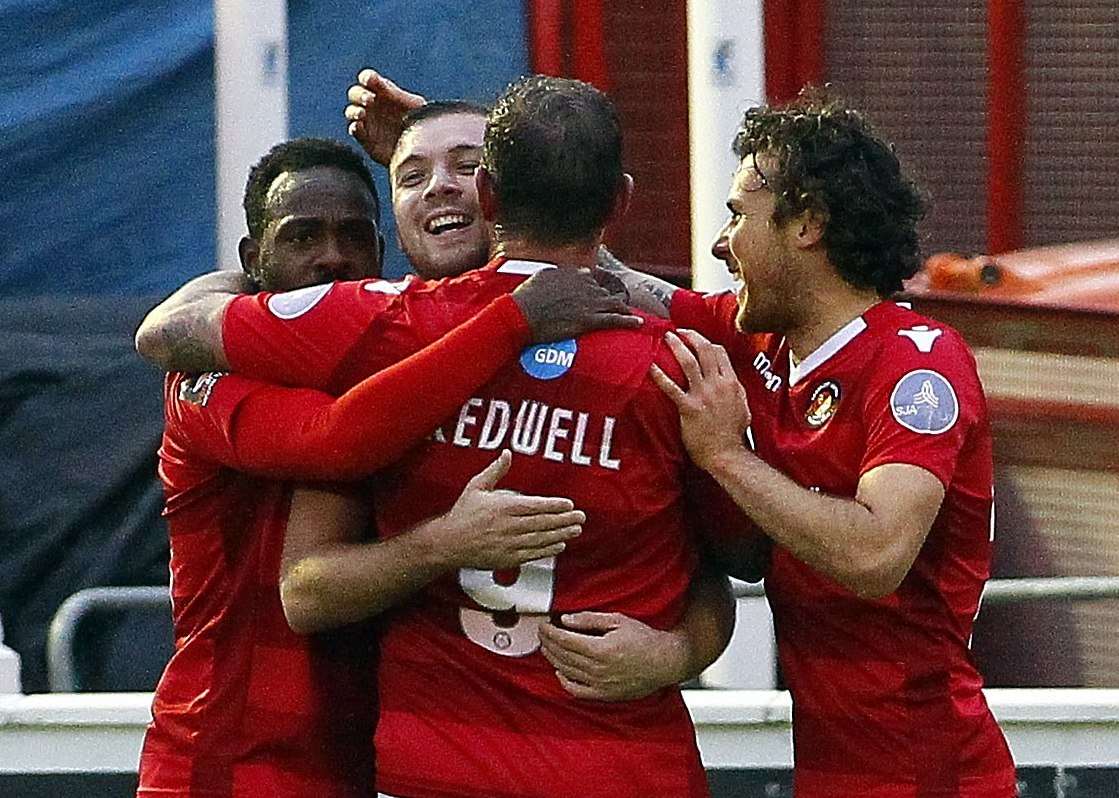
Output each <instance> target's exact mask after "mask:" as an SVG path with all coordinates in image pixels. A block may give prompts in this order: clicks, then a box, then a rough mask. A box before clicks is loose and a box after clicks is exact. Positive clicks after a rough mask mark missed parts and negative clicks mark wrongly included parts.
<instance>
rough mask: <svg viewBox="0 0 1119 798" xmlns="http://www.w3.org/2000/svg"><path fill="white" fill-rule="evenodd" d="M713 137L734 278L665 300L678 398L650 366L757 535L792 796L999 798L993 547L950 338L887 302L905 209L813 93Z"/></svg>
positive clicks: (891, 169)
mask: <svg viewBox="0 0 1119 798" xmlns="http://www.w3.org/2000/svg"><path fill="white" fill-rule="evenodd" d="M734 147H735V152H736V153H737V155H738V157H739V159H740V163H739V168H738V171H737V173H736V174H735V177H734V181H733V184H732V186H731V189H730V193H729V195H728V199H727V206H728V208H729V210H730V218H729V220H728V221H727V223H726V225H725V226H724V228H723V230H722V231H721V232H720V234H719V236H718V239H717V241H716V242H715V245H714V248H713V252H714V254H715V255H716V256H717V257H719V258H721V259H722V260H724V261H725V262H726V264H727V267H728V269H729V270H730V271H731V273H732V274H734V275H735V277H736V278H738V279H739V280H740V281H741V288H740V290H739V291H738V293H737V296H736V295H735V294H731V293H727V294H722V295H716V296H711V297H702V296H700V295H698V294H693V293H691V292H683V291H678V292H674V295H673V296H672V297H671V315H672V318H673V320H674V321H675V322H676V323H677V324H679V325H680V326H681V327H690V328H692V330H694V331H698V332H685V333H683V334H682V337H683V339H684V340H681V338H677V337H672V336H670V339H669V340H670V344H671V346H672V348H673V350H674V352H675V354H676V356H677V359H678V361H679V363H680V365H681V367H682V368H683V370H684V372H685V375H686V383H685V386H686V389H684V388H681V387H679V386H678V385H677V383H676V382H675V381H673V380H672V379H670V378H669V377H667V376H666V375H664V374H662V373H659V372H654V373H655V376H656V379H657V381H658V383H659V384H660V385H661V387H662V389H663V390H664V391H665V393H666V394H668V395H669V396H670V397H672V398H673V399H674V400H675V402H676V404H677V405H678V407H679V409H680V414H681V419H682V423H683V428H684V436H685V441H686V442H687V445H688V450H689V452H690V453H691V455H692V457H693V458H694V460H695V462H696V463H697V464H699V465H701V466H702V467H703V468H704V469H706V470H707V471H708V472H709V473H711V474H712V475H713V476H714V477H715V478H716V480H717V481H718V482H719V483H720V485H722V486H723V488H725V489H726V490H727V491H728V492H729V493H730V494H731V495H732V496H733V497H734V499H735V500H736V502H737V503H738V504H739V506H740V507H741V508H742V509H743V510H744V511H745V512H746V513H747V515H749V516H750V517H751V519H752V520H753V521H754V522H756V523H757V525H758V526H760V527H761V528H762V529H764V530H765V531H766V533H767V534H768V535H769V536H770V537H771V538H772V540H773V542H774V548H773V553H772V560H771V563H770V567H769V570H768V573H767V575H766V592H767V595H768V597H769V601H770V605H771V607H772V609H773V614H774V619H775V625H776V633H777V644H778V655H779V658H780V661H781V666H782V670H783V673H784V675H785V678H786V679H787V681H788V684H789V688H790V690H791V692H792V696H793V740H794V749H795V763H796V765H795V794H796V795H797V796H798V798H840V797H841V796H843V797H844V798H846V796H852V795H858V796H873V797H874V798H981V797H982V798H1010V796H1014V795H1016V794H1017V788H1016V779H1015V772H1014V765H1013V762H1012V760H1011V757H1010V753H1009V751H1008V749H1007V745H1006V742H1005V740H1004V738H1003V735H1002V733H1001V730H1000V729H999V727H998V725H997V724H996V722H995V720H994V718H993V717H992V715H991V712H990V710H989V709H988V707H987V704H986V701H985V699H984V697H983V693H982V691H981V686H982V679H981V677H980V675H979V673H978V672H977V671H976V668H975V665H974V663H973V661H972V658H971V655H970V652H969V641H970V636H971V629H972V622H973V620H974V618H975V614H976V612H977V611H978V607H979V600H980V594H981V593H982V590H983V584H984V581H985V580H986V579H987V577H988V573H989V565H990V557H991V544H992V538H993V536H992V532H993V515H992V513H993V503H992V481H993V480H992V457H991V437H990V431H989V428H988V421H987V408H986V402H985V399H984V395H983V389H982V386H981V385H980V382H979V378H978V375H977V373H976V367H975V360H974V358H973V356H972V354H971V352H970V351H969V350H968V347H967V345H966V344H965V343H964V342H963V340H962V339H961V338H960V336H959V335H958V334H957V333H956V332H955V331H954V330H952V329H951V328H949V327H947V326H945V325H943V324H939V323H937V322H936V321H934V320H932V319H929V318H926V317H923V316H920V315H918V314H916V313H913V312H912V311H910V310H908V309H906V308H905V307H902V306H899V305H898V304H896V303H894V302H892V301H889V299H888V297H889V296H890V295H891V294H893V293H894V292H896V291H898V290H900V289H901V287H902V281H903V280H904V279H906V278H908V277H911V276H912V275H913V274H914V273H915V272H916V271H917V269H918V267H919V263H920V261H919V258H918V252H917V242H918V236H917V231H916V224H917V221H918V220H919V218H920V217H921V215H922V213H923V202H922V200H921V198H920V196H919V194H918V192H917V190H916V188H915V187H914V185H913V184H912V183H911V182H910V181H909V179H908V178H907V177H906V176H905V174H904V172H903V171H902V169H901V167H900V165H899V163H898V160H897V158H896V156H895V155H894V153H893V149H892V147H891V146H890V145H889V144H888V143H887V142H885V141H884V140H882V139H881V138H880V137H878V136H877V135H876V134H875V133H874V132H873V130H872V129H871V128H870V127H869V125H868V124H867V123H866V121H865V120H864V118H863V117H862V115H861V114H859V113H858V112H856V111H854V110H852V109H850V108H848V107H846V106H845V105H843V104H842V103H840V102H838V101H836V100H830V99H828V98H827V97H826V96H824V95H821V94H815V93H811V92H810V93H806V94H805V95H803V96H802V97H801V98H800V99H798V101H796V102H794V103H792V104H790V105H788V106H784V107H764V106H763V107H759V108H754V109H752V110H750V111H747V112H746V115H745V118H744V120H743V123H742V126H741V128H740V130H739V132H738V135H737V137H736V139H735V143H734ZM705 336H706V337H705ZM708 338H710V339H714V340H715V341H717V342H719V344H721V346H719V345H713V344H711V343H709V342H708V340H707V339H708ZM685 341H686V342H687V344H690V347H689V346H687V345H685ZM748 428H749V430H750V432H751V433H752V435H751V436H750V437H749V439H748V438H747V437H746V432H747V429H748ZM748 440H749V441H752V442H753V445H748Z"/></svg>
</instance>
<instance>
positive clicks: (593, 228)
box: [223, 78, 706, 796]
mask: <svg viewBox="0 0 1119 798" xmlns="http://www.w3.org/2000/svg"><path fill="white" fill-rule="evenodd" d="M491 122H492V124H493V125H494V130H495V131H496V132H494V133H493V138H492V146H493V150H492V154H491V150H490V149H488V148H489V147H490V146H491V134H490V129H489V127H488V128H487V138H486V143H487V150H486V156H485V157H486V159H489V158H492V171H490V170H484V171H479V173H478V177H477V181H478V187H479V195H480V200H481V207H482V208H483V210H484V211H485V212H486V214H487V216H494V217H496V221H497V222H498V223H499V224H500V225H501V231H502V232H501V237H500V239H499V245H500V246H501V247H502V248H503V251H504V254H503V255H501V256H499V257H498V258H497V259H496V260H495V261H493V262H492V263H491V264H490V265H489V266H487V268H485V269H482V270H479V271H476V272H472V273H468V274H467V275H464V276H463V277H462V278H458V279H452V280H450V281H447V282H443V283H435V284H432V285H422V284H421V285H416V284H412V285H393V284H386V283H358V284H345V283H338V284H335V285H334V286H333V287H332V288H331V289H330V290H329V291H328V292H326V293H325V294H324V295H323V296H322V297H317V298H316V299H315V302H314V305H313V306H312V307H308V308H307V309H306V310H305V312H303V313H301V314H300V315H298V316H296V317H294V318H291V317H289V318H284V317H283V316H282V315H280V314H277V313H276V309H275V307H274V305H275V304H276V303H277V301H279V303H280V304H281V305H282V306H283V307H286V306H287V299H286V297H284V296H283V295H280V296H279V297H275V296H273V297H269V296H266V295H265V296H257V297H242V298H237V299H234V300H233V301H232V302H230V303H228V307H227V308H226V310H225V319H224V324H223V334H224V340H223V346H224V356H225V357H227V358H228V360H229V362H230V363H231V364H232V365H233V366H234V367H235V368H244V369H246V370H252V371H253V372H255V373H257V374H259V375H261V376H264V377H269V378H273V379H274V378H276V377H277V376H282V375H284V374H286V373H289V372H290V371H292V369H293V368H294V370H296V371H298V372H299V373H300V374H301V375H302V378H303V379H306V380H308V381H309V382H311V383H312V384H314V385H320V386H326V387H335V388H337V387H342V386H345V385H348V384H352V383H353V382H354V381H355V380H356V379H359V378H360V376H361V375H362V374H363V373H369V372H371V371H375V370H376V369H378V368H380V367H381V366H383V365H384V364H385V363H388V362H392V361H393V360H395V359H397V358H399V357H400V356H402V355H404V354H407V353H408V352H410V351H414V349H415V348H416V347H418V346H421V345H422V344H423V343H424V342H426V341H427V340H428V339H429V338H430V337H431V336H432V335H437V334H439V333H440V332H441V331H443V330H444V329H446V328H448V327H451V326H454V325H456V324H458V323H461V322H462V321H463V320H464V319H468V318H470V317H471V316H472V315H473V314H474V313H475V312H477V309H478V308H479V307H482V306H483V305H484V303H487V302H489V301H490V300H492V299H493V298H494V297H495V296H499V295H501V294H503V293H505V292H507V291H509V290H510V289H511V288H513V287H515V286H516V285H518V284H519V283H520V282H521V280H522V279H523V278H524V277H525V276H527V275H528V274H530V273H534V272H537V271H539V270H541V269H542V268H545V269H546V267H547V264H542V263H540V262H539V261H532V260H529V258H532V257H536V258H544V257H547V258H550V259H553V260H558V261H562V262H564V263H565V264H570V265H573V266H579V265H586V266H589V265H591V264H593V261H594V255H595V251H596V248H597V244H598V241H599V240H600V237H601V234H602V227H603V225H604V223H605V222H606V221H607V220H608V219H609V218H611V217H612V216H614V215H617V214H619V213H620V212H621V210H622V208H623V206H624V203H625V199H626V197H627V196H628V191H629V186H630V185H631V184H630V182H629V181H628V179H627V178H624V177H623V176H622V174H621V170H620V141H619V140H618V130H617V121H616V117H615V116H614V114H613V111H612V109H611V108H610V107H609V105H608V103H607V102H606V101H605V99H604V98H603V97H602V96H601V95H599V94H598V93H597V92H595V91H594V90H593V89H591V88H590V87H587V86H585V85H582V84H577V83H575V82H570V81H558V80H555V79H539V78H538V79H533V80H530V81H527V82H524V83H522V84H519V85H518V86H515V87H513V88H512V89H510V91H509V93H508V94H507V95H506V98H505V102H504V103H499V105H498V107H497V108H496V109H495V111H494V112H493V113H492V115H491ZM559 130H562V132H563V133H564V135H561V136H556V137H553V136H552V135H550V134H552V133H556V132H557V131H559ZM509 143H512V146H513V150H512V151H510V150H503V149H502V147H503V146H504V145H506V144H509ZM526 145H530V146H528V147H526ZM537 145H539V146H540V150H541V152H540V153H537V154H530V152H529V150H530V149H531V148H534V147H536V146H537ZM480 303H482V304H480ZM289 316H290V314H289ZM358 319H364V320H365V321H366V323H367V329H366V331H365V333H362V334H359V335H357V336H354V337H352V340H351V341H350V342H349V345H348V346H345V345H343V346H342V347H341V348H342V350H343V351H341V352H338V353H336V354H335V355H334V356H333V357H331V358H329V359H328V360H327V361H325V362H324V361H322V360H321V359H320V358H317V357H316V358H313V359H309V358H306V357H302V356H301V355H302V354H303V353H311V352H315V353H320V352H323V351H324V350H325V348H326V345H325V342H326V341H331V342H334V343H335V344H336V345H338V344H344V343H346V342H345V340H344V339H341V338H340V336H344V335H345V334H346V330H347V329H348V328H349V326H350V325H351V324H352V323H353V322H354V321H356V320H358ZM370 319H372V322H371V323H370ZM662 330H663V327H661V325H658V324H656V323H652V322H646V325H645V327H644V328H643V329H642V330H640V331H637V332H624V333H623V332H617V333H607V334H602V335H598V336H596V335H592V336H588V337H585V338H580V339H578V340H571V341H568V342H562V344H557V345H554V346H552V347H547V348H532V349H529V350H526V352H525V353H524V354H523V355H522V358H521V360H520V362H519V363H518V364H515V365H514V366H512V367H510V368H508V369H505V370H503V371H502V372H501V373H499V375H498V376H497V378H496V379H495V380H493V381H491V382H490V383H489V384H488V385H487V386H486V388H485V389H483V390H482V391H480V392H479V393H478V394H476V395H475V396H474V397H472V398H471V399H470V400H468V401H467V402H466V403H465V404H464V405H463V407H462V409H461V410H460V412H459V414H457V417H455V416H452V419H451V420H450V421H449V422H448V423H447V424H445V425H444V426H443V427H441V428H440V429H439V430H438V431H437V432H436V434H435V435H434V436H433V437H432V439H431V440H430V441H428V442H427V443H426V444H425V445H424V446H422V447H420V448H418V449H417V450H416V452H415V453H414V456H411V457H409V458H407V459H406V460H405V461H404V462H403V463H402V464H401V465H400V466H399V467H398V468H397V469H394V470H393V471H392V472H391V473H390V474H389V475H387V476H386V477H384V478H382V479H380V480H378V485H379V487H378V490H377V495H378V496H379V497H383V498H384V499H385V500H384V501H380V502H378V503H377V515H378V521H379V524H380V528H381V531H382V534H385V535H387V536H389V537H391V536H393V535H395V534H396V533H397V532H398V531H399V530H401V529H403V528H406V527H407V526H408V525H409V524H410V523H411V521H410V519H411V518H412V517H413V516H415V515H416V514H417V513H419V512H421V511H423V510H424V509H425V508H427V509H430V508H431V507H432V506H434V507H435V508H436V509H438V507H440V506H443V505H444V504H445V502H446V501H447V500H448V499H450V498H452V496H451V492H452V491H454V492H457V491H455V490H454V488H453V485H454V484H455V483H460V482H461V480H462V479H463V477H464V475H465V474H466V473H467V471H468V470H469V468H470V466H471V464H472V463H473V462H475V461H476V460H478V459H479V458H488V455H487V451H492V450H493V449H494V448H496V447H500V446H503V445H507V444H508V445H510V446H512V448H513V449H514V451H518V452H520V454H521V455H523V457H521V458H519V459H518V461H516V462H515V463H514V466H513V470H512V471H511V473H510V477H509V479H510V481H511V484H514V486H517V487H522V488H526V489H527V488H529V487H530V486H531V485H533V484H538V483H540V482H546V483H547V484H549V485H556V486H563V487H562V490H563V492H565V493H570V494H571V495H572V496H574V497H575V499H576V501H577V502H583V501H586V502H588V507H587V508H586V509H587V510H588V513H589V514H592V515H591V516H590V518H589V519H588V522H587V524H586V525H585V528H584V534H583V536H581V537H580V538H578V539H576V540H573V541H571V542H569V544H568V547H567V549H566V550H565V551H564V553H563V554H562V555H560V556H559V557H557V558H555V559H552V558H546V559H544V560H541V561H539V562H538V563H534V564H532V565H531V566H530V567H524V568H522V569H520V571H519V572H515V573H511V574H500V573H493V572H488V571H480V570H472V569H464V570H463V571H461V572H460V573H459V575H458V578H457V579H447V580H440V581H438V582H436V583H434V584H433V586H432V588H431V589H429V590H426V591H425V592H424V594H423V595H424V600H423V601H419V602H413V603H409V604H407V605H404V606H403V607H401V608H400V610H399V611H398V612H397V613H396V614H395V615H394V623H392V624H390V625H389V626H388V629H387V632H386V637H385V640H384V650H383V657H384V659H383V661H382V667H381V674H380V676H381V683H382V688H383V690H382V696H383V698H384V700H385V701H386V702H388V701H391V704H390V703H386V704H385V705H383V707H382V717H381V721H380V726H379V731H378V740H379V741H381V742H385V743H386V744H385V746H384V747H383V748H381V749H380V751H379V756H380V757H381V759H380V761H379V772H380V774H381V776H382V777H383V781H382V783H383V785H384V786H385V788H386V789H388V790H389V791H390V792H393V793H395V794H399V795H417V796H419V795H478V796H482V795H485V796H493V795H546V796H558V795H569V794H574V793H578V794H603V795H606V794H610V795H618V794H621V795H645V794H672V795H702V794H705V792H706V787H705V784H704V777H703V772H702V768H701V766H700V763H699V759H698V753H697V751H696V750H695V743H694V736H693V732H692V730H691V724H690V720H689V718H688V716H687V712H686V709H685V708H684V706H683V704H682V702H681V700H680V696H679V693H678V691H677V690H675V689H665V690H662V691H659V692H658V693H655V694H653V695H651V696H648V697H646V698H645V699H641V700H637V701H627V702H620V703H617V704H613V705H606V704H598V703H595V702H581V701H576V700H574V699H572V698H571V697H570V696H568V695H567V694H566V693H565V692H564V691H563V689H562V688H561V686H560V685H559V683H558V682H557V681H556V679H555V675H554V673H553V671H552V667H551V665H549V664H548V663H547V661H546V660H544V658H543V657H541V656H540V655H539V653H538V646H539V641H538V639H537V635H536V630H537V629H538V628H539V626H540V625H541V624H542V623H544V621H545V620H546V619H547V618H548V617H549V616H550V615H551V614H553V613H555V614H561V613H564V612H566V611H569V610H572V609H582V608H587V607H592V608H598V609H602V610H606V611H613V612H619V613H625V614H628V615H632V616H635V617H636V618H638V620H641V621H643V622H644V623H646V624H649V625H650V626H655V627H657V628H661V629H664V628H667V627H669V626H671V625H672V624H673V623H674V622H676V621H677V620H678V619H679V617H680V615H681V613H682V611H683V604H684V598H685V595H686V591H687V586H688V583H689V580H690V577H691V572H692V569H693V567H694V552H693V551H692V549H691V545H690V542H689V540H688V536H687V534H686V533H685V531H684V529H683V526H682V524H683V504H682V499H683V492H682V476H683V469H684V466H685V463H684V461H683V459H682V458H681V457H680V454H681V450H680V449H679V448H678V447H679V439H678V438H677V435H678V427H677V422H676V419H675V416H676V413H675V408H674V407H673V406H672V405H671V403H670V402H667V400H665V399H664V398H663V397H661V396H660V394H659V392H658V391H657V390H656V388H655V387H654V386H652V385H651V383H649V382H648V381H647V380H646V378H645V376H644V375H645V372H646V370H647V367H648V365H649V364H650V363H652V362H658V363H660V364H661V365H662V367H666V368H668V367H671V366H672V361H671V358H670V357H668V356H667V355H668V353H667V350H665V349H663V348H662V345H661V344H660V343H659V342H660V341H661V332H662ZM293 360H295V361H298V363H297V364H296V365H295V366H294V367H293V366H292V365H291V361H293ZM666 410H667V411H668V416H667V417H666V416H665V411H666ZM518 464H520V468H518ZM584 540H586V541H587V542H586V543H585V544H584V545H582V546H579V547H576V542H577V541H584Z"/></svg>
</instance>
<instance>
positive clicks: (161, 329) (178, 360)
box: [136, 271, 252, 373]
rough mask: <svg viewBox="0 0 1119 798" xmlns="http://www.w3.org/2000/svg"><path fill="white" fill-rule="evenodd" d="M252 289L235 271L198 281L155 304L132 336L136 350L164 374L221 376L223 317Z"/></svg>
mask: <svg viewBox="0 0 1119 798" xmlns="http://www.w3.org/2000/svg"><path fill="white" fill-rule="evenodd" d="M250 290H252V285H251V281H250V280H249V278H248V277H247V276H246V275H245V274H244V273H243V272H239V271H217V272H211V273H210V274H204V275H202V276H201V277H196V278H194V279H193V280H191V281H190V282H188V283H186V284H185V285H184V286H182V287H181V288H180V289H179V290H177V291H175V293H173V294H171V296H169V297H167V299H165V300H163V301H162V302H161V303H159V304H158V305H156V306H155V307H154V308H153V309H152V310H151V311H150V312H149V313H148V315H147V316H146V317H145V318H144V320H143V322H141V324H140V327H139V329H138V330H137V331H136V351H137V352H139V353H140V355H141V356H142V357H143V358H144V359H145V360H148V361H150V362H152V363H154V364H155V365H157V366H159V367H160V368H161V369H163V370H164V371H187V372H193V373H198V372H202V371H223V370H225V369H227V368H228V367H229V363H228V361H227V360H226V357H225V349H224V347H223V345H222V337H221V329H222V318H223V317H224V316H225V311H226V308H228V307H229V303H230V302H231V301H232V300H233V298H234V297H235V296H237V295H238V294H243V293H245V292H246V291H250Z"/></svg>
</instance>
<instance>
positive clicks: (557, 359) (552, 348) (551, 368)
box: [521, 338, 579, 380]
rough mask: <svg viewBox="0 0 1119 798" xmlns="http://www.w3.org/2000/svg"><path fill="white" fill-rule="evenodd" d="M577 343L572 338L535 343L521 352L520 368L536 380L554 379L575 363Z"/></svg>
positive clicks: (577, 349)
mask: <svg viewBox="0 0 1119 798" xmlns="http://www.w3.org/2000/svg"><path fill="white" fill-rule="evenodd" d="M578 351H579V345H578V344H576V343H575V339H574V338H568V339H567V340H565V341H556V342H555V343H552V344H537V345H536V346H530V347H529V348H528V349H526V350H525V351H523V352H521V368H522V369H524V372H525V374H527V375H528V376H530V377H535V378H536V379H538V380H554V379H556V378H557V377H562V376H563V375H564V374H566V373H567V372H568V371H569V370H570V369H571V366H572V365H574V363H575V353H576V352H578Z"/></svg>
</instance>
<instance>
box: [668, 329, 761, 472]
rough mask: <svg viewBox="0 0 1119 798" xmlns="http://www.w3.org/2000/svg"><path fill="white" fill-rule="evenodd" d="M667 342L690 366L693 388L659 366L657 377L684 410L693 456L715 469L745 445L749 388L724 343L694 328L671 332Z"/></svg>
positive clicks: (687, 443) (684, 366)
mask: <svg viewBox="0 0 1119 798" xmlns="http://www.w3.org/2000/svg"><path fill="white" fill-rule="evenodd" d="M681 336H682V337H684V338H686V339H687V340H688V343H690V344H691V345H692V348H693V349H695V352H694V353H693V352H692V350H691V349H689V348H688V346H687V345H686V344H685V343H684V342H683V341H682V340H681ZM665 341H666V342H667V343H668V347H669V349H671V350H672V354H673V355H675V357H676V361H677V362H678V363H679V364H680V367H681V368H682V369H683V370H684V376H685V377H686V378H687V380H688V384H687V390H685V389H683V388H681V387H680V386H679V385H677V384H676V383H675V382H673V381H672V379H671V378H670V377H669V376H668V375H667V374H665V373H664V372H663V371H661V369H660V368H659V367H658V366H656V365H654V366H652V368H651V369H650V372H651V375H652V378H653V381H654V382H655V383H656V384H657V386H658V387H660V389H661V390H662V391H664V392H665V394H667V395H668V397H669V398H670V399H671V400H672V401H673V402H675V403H676V407H677V409H679V411H680V430H681V433H682V435H683V439H684V445H685V446H686V447H687V449H688V454H689V455H691V458H692V461H693V462H694V463H695V464H696V465H697V466H699V467H700V468H702V469H704V470H705V471H712V470H713V469H714V468H715V466H716V465H717V463H718V461H719V459H720V458H721V457H722V456H723V455H725V454H728V453H734V452H737V451H740V450H742V449H744V448H745V447H744V445H743V442H742V441H743V436H744V435H745V433H746V428H747V427H748V426H750V406H749V404H748V403H747V401H746V389H745V388H743V387H742V383H740V382H739V381H738V377H737V376H736V375H735V373H734V367H733V366H732V365H731V362H730V358H729V357H728V356H727V351H726V350H725V349H724V348H723V347H721V346H719V345H718V344H713V343H711V342H710V341H708V340H707V339H706V338H704V337H703V336H702V335H700V334H699V333H697V332H695V331H693V330H680V331H679V334H678V335H677V334H676V333H672V332H669V333H666V334H665Z"/></svg>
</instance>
